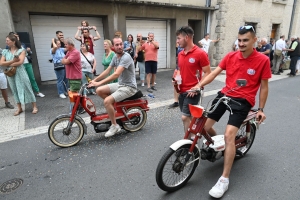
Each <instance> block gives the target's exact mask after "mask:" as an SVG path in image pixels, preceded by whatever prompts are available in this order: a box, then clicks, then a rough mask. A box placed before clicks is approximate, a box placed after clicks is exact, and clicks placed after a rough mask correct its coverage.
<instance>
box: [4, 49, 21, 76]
mask: <svg viewBox="0 0 300 200" xmlns="http://www.w3.org/2000/svg"><path fill="white" fill-rule="evenodd" d="M14 56H15V57H17V56H18V55H16V54H14ZM16 72H17V67H7V68H6V69H5V70H4V74H5V75H6V76H9V77H12V76H14V75H15V74H16Z"/></svg>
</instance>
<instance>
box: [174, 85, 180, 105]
mask: <svg viewBox="0 0 300 200" xmlns="http://www.w3.org/2000/svg"><path fill="white" fill-rule="evenodd" d="M178 97H179V94H178V93H177V92H176V90H175V88H174V102H177V103H178Z"/></svg>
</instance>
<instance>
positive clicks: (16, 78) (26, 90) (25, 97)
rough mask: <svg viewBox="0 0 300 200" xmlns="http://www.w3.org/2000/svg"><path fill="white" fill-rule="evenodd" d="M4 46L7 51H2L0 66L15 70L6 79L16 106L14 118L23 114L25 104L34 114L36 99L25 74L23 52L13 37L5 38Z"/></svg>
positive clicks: (36, 110) (35, 111) (36, 109)
mask: <svg viewBox="0 0 300 200" xmlns="http://www.w3.org/2000/svg"><path fill="white" fill-rule="evenodd" d="M6 44H7V46H8V49H4V50H3V51H2V57H1V61H0V65H1V66H4V67H8V68H9V69H10V68H15V69H16V70H15V72H14V73H13V74H10V76H8V77H7V79H8V83H9V85H10V88H11V91H12V93H13V96H14V99H15V101H16V103H17V106H18V110H17V111H16V112H15V113H14V116H17V115H19V114H20V113H22V112H23V110H22V104H26V103H32V107H33V110H32V113H33V114H36V113H37V112H38V108H37V106H36V99H35V96H34V93H33V91H32V87H31V84H30V80H29V78H28V75H27V72H26V70H25V68H24V66H23V62H24V59H25V51H24V49H22V47H21V43H20V41H19V40H18V39H17V38H16V36H14V35H8V36H7V37H6Z"/></svg>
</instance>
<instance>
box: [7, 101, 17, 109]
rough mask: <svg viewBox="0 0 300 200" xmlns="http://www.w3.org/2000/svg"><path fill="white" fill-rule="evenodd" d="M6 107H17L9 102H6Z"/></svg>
mask: <svg viewBox="0 0 300 200" xmlns="http://www.w3.org/2000/svg"><path fill="white" fill-rule="evenodd" d="M5 107H6V108H10V109H14V108H15V107H14V106H13V105H11V104H10V103H9V102H6V103H5Z"/></svg>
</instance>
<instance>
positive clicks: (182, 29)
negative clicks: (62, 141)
mask: <svg viewBox="0 0 300 200" xmlns="http://www.w3.org/2000/svg"><path fill="white" fill-rule="evenodd" d="M178 31H180V32H184V33H185V34H186V35H188V32H187V31H186V30H185V29H184V27H183V26H182V27H181V28H180V29H179V30H178Z"/></svg>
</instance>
